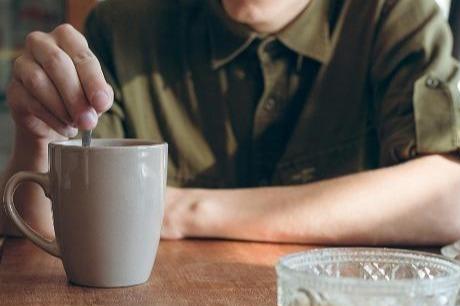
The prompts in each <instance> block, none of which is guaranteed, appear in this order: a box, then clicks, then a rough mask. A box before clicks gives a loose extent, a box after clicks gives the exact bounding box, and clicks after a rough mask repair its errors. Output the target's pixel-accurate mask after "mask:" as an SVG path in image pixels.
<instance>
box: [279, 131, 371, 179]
mask: <svg viewBox="0 0 460 306" xmlns="http://www.w3.org/2000/svg"><path fill="white" fill-rule="evenodd" d="M309 147H314V145H311V146H309ZM378 152H379V148H378V141H377V136H376V133H375V129H369V130H368V131H366V132H365V133H363V134H361V135H359V136H355V137H353V138H352V139H350V140H348V141H345V142H343V143H341V144H339V145H335V146H331V147H330V148H327V149H324V150H320V151H317V152H311V151H309V150H307V148H306V150H305V154H299V155H295V156H293V157H291V158H286V159H285V160H282V161H281V162H280V163H279V165H278V167H277V169H276V171H275V175H274V176H273V181H272V184H273V185H297V184H305V183H312V182H315V181H319V180H323V179H329V178H334V177H338V176H342V175H346V174H352V173H357V172H360V171H364V170H369V169H374V168H376V167H377V166H378V160H379V156H378Z"/></svg>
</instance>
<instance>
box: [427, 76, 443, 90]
mask: <svg viewBox="0 0 460 306" xmlns="http://www.w3.org/2000/svg"><path fill="white" fill-rule="evenodd" d="M439 84H441V81H439V79H437V78H432V77H429V78H428V79H426V83H425V85H426V87H428V88H431V89H436V88H438V87H439Z"/></svg>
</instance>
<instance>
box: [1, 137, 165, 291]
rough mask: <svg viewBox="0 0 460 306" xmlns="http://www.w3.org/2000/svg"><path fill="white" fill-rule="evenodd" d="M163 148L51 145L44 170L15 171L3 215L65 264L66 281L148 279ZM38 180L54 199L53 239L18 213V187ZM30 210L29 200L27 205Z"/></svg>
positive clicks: (128, 143) (108, 283) (159, 209)
mask: <svg viewBox="0 0 460 306" xmlns="http://www.w3.org/2000/svg"><path fill="white" fill-rule="evenodd" d="M167 150H168V147H167V144H165V143H161V144H158V143H154V142H150V141H143V140H136V139H120V140H115V139H94V140H93V141H92V144H91V147H89V148H84V147H82V146H81V141H80V140H70V141H62V142H54V143H51V144H50V145H49V148H48V151H49V172H48V173H35V172H27V171H25V172H18V173H16V174H15V175H13V176H12V177H11V178H10V180H9V181H8V183H7V185H6V188H5V193H4V199H5V205H6V210H7V214H8V215H9V217H10V218H11V220H12V221H13V222H14V223H15V224H16V225H17V227H18V228H19V230H20V231H21V232H22V233H23V234H24V235H25V236H26V237H27V238H29V239H30V240H32V242H34V243H35V244H36V245H37V246H39V247H40V248H42V249H43V250H45V251H46V252H48V253H50V254H51V255H54V256H56V257H59V258H61V259H62V262H63V265H64V269H65V271H66V274H67V278H68V279H69V280H70V282H72V283H75V284H78V285H85V286H94V287H121V286H131V285H137V284H141V283H144V282H146V281H147V280H148V279H149V276H150V274H151V271H152V267H153V263H154V260H155V256H156V252H157V248H158V243H159V240H160V230H161V225H162V220H163V209H164V196H165V190H166V172H167V169H166V168H167V155H168V154H167ZM24 181H33V182H36V183H38V184H39V185H40V186H41V187H42V188H43V189H44V191H45V194H46V196H47V197H48V198H50V199H51V202H52V210H53V221H54V231H55V236H56V240H54V241H49V240H46V239H44V238H43V237H41V236H40V235H39V234H38V233H37V232H36V231H34V230H33V229H32V228H31V227H30V226H29V225H27V224H26V223H25V222H24V220H23V219H22V218H21V217H20V216H19V214H18V212H17V211H16V208H15V206H14V202H13V196H14V192H15V190H16V188H17V186H18V185H19V184H20V183H22V182H24ZM30 205H33V203H30Z"/></svg>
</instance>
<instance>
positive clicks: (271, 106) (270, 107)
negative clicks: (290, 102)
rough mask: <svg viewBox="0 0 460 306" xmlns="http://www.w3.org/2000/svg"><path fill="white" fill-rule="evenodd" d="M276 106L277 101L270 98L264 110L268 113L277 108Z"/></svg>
mask: <svg viewBox="0 0 460 306" xmlns="http://www.w3.org/2000/svg"><path fill="white" fill-rule="evenodd" d="M275 106H276V101H275V99H273V98H269V99H268V100H267V102H265V106H264V108H265V110H266V111H272V110H273V109H274V108H275Z"/></svg>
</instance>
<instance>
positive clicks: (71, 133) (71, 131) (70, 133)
mask: <svg viewBox="0 0 460 306" xmlns="http://www.w3.org/2000/svg"><path fill="white" fill-rule="evenodd" d="M77 134H78V129H76V128H73V127H71V126H68V127H66V128H65V129H64V136H66V137H69V138H72V137H75V136H77Z"/></svg>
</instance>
